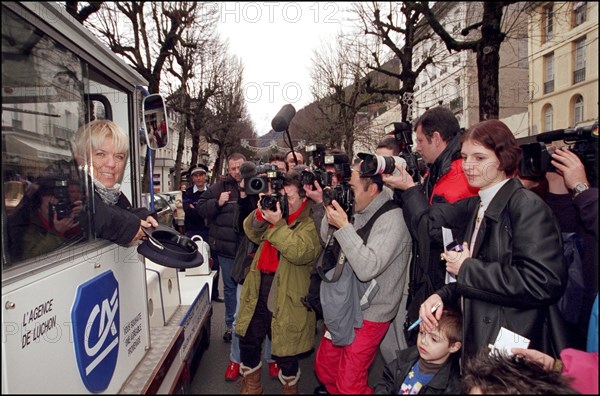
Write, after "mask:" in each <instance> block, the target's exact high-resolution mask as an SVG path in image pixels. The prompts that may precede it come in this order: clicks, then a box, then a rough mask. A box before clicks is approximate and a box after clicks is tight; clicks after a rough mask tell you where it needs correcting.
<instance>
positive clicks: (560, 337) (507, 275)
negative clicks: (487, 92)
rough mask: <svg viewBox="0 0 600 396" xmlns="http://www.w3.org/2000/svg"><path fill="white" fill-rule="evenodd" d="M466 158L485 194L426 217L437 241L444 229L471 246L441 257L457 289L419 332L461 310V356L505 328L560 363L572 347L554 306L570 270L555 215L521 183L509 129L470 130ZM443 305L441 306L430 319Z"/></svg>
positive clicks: (472, 180) (493, 124)
mask: <svg viewBox="0 0 600 396" xmlns="http://www.w3.org/2000/svg"><path fill="white" fill-rule="evenodd" d="M461 155H462V157H463V158H464V163H463V168H464V171H465V174H466V176H467V178H468V181H469V184H471V185H472V186H476V187H479V188H480V191H479V195H478V196H476V197H472V198H467V199H464V200H461V201H458V202H456V203H455V204H452V205H450V204H447V205H446V204H443V205H440V206H437V207H436V208H432V209H431V210H430V211H429V213H428V216H429V219H428V220H429V229H430V234H431V235H432V236H434V237H438V236H439V235H441V232H440V229H441V227H442V226H444V227H449V228H452V229H453V230H454V231H455V232H461V231H462V232H464V239H461V240H464V241H465V242H464V243H462V246H461V248H462V250H463V251H462V252H456V251H449V252H445V253H442V255H441V257H442V259H443V260H445V261H446V270H447V271H448V272H450V273H451V274H453V275H455V276H456V282H455V283H449V284H447V285H445V286H443V287H442V288H441V289H439V290H438V291H436V292H435V293H434V294H433V295H431V296H430V297H429V298H428V299H427V300H426V301H425V302H424V303H423V304H422V305H421V308H420V311H419V315H420V316H421V317H422V318H423V322H422V324H421V330H422V331H431V330H432V329H433V328H434V326H435V325H437V320H438V319H439V318H440V317H441V315H442V311H443V304H452V305H455V304H456V305H458V306H461V307H462V309H463V356H470V355H473V354H475V353H476V352H477V351H478V350H479V349H480V348H481V347H486V346H488V345H489V344H494V343H495V341H496V339H497V338H498V337H502V334H499V333H500V331H501V329H502V328H505V329H507V330H510V331H512V332H514V333H516V334H518V335H519V336H522V337H525V338H527V339H529V340H530V344H529V347H530V348H533V349H538V350H542V351H544V352H546V353H547V354H549V355H551V356H558V353H559V352H560V350H561V349H562V348H564V347H565V346H567V345H566V344H567V341H566V334H565V331H564V323H563V322H562V319H561V318H560V314H559V313H558V310H557V308H556V305H555V303H556V301H557V300H558V299H559V298H560V297H561V295H562V294H563V292H564V289H565V285H566V279H567V267H566V265H565V263H564V261H563V253H562V240H561V234H560V228H559V226H558V224H557V221H556V219H555V218H554V214H553V212H552V210H551V209H550V208H549V207H548V206H547V205H546V203H545V202H544V201H543V200H542V199H541V198H540V197H538V196H537V195H536V194H535V193H533V192H531V191H529V190H527V189H525V188H524V187H523V185H522V184H521V182H520V181H519V179H518V178H516V173H517V169H518V166H519V161H520V159H521V149H520V147H519V145H518V144H517V142H516V140H515V138H514V135H513V134H512V132H511V131H510V129H508V127H507V126H506V125H505V124H504V123H502V122H500V121H498V120H486V121H483V122H480V123H479V124H476V125H475V126H473V127H472V128H470V129H469V130H468V131H467V133H466V134H465V135H464V137H463V144H462V149H461ZM438 302H440V303H442V306H441V307H440V308H438V309H437V310H436V311H435V312H434V313H432V312H431V309H432V307H433V306H434V305H435V304H436V303H438ZM502 331H503V330H502ZM505 337H508V334H506V333H505Z"/></svg>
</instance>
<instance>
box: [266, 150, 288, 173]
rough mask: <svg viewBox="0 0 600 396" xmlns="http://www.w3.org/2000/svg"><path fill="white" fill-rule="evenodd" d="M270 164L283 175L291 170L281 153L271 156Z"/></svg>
mask: <svg viewBox="0 0 600 396" xmlns="http://www.w3.org/2000/svg"><path fill="white" fill-rule="evenodd" d="M269 164H271V165H276V166H277V169H278V170H279V171H280V172H283V173H286V172H287V171H288V169H289V168H288V163H287V162H286V160H285V157H284V156H283V154H280V153H275V154H271V155H270V156H269Z"/></svg>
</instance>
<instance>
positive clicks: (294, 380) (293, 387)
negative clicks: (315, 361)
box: [279, 368, 300, 395]
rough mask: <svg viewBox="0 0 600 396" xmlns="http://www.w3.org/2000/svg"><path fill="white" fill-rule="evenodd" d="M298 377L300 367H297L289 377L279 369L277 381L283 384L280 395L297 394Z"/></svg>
mask: <svg viewBox="0 0 600 396" xmlns="http://www.w3.org/2000/svg"><path fill="white" fill-rule="evenodd" d="M299 379H300V368H298V372H297V373H296V375H294V376H291V377H286V376H285V375H283V374H282V371H281V370H279V381H281V384H282V385H283V388H282V389H281V394H282V395H297V394H298V380H299Z"/></svg>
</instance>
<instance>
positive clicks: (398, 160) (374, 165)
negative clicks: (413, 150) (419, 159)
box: [357, 153, 406, 177]
mask: <svg viewBox="0 0 600 396" xmlns="http://www.w3.org/2000/svg"><path fill="white" fill-rule="evenodd" d="M357 155H358V157H359V158H360V159H362V160H363V161H362V162H361V164H360V174H361V176H362V177H369V176H375V175H378V174H381V173H385V174H388V175H394V176H397V175H399V174H400V172H399V171H398V169H396V164H400V165H403V166H404V167H406V160H405V159H404V158H402V157H399V156H392V157H386V156H383V155H376V154H368V153H358V154H357Z"/></svg>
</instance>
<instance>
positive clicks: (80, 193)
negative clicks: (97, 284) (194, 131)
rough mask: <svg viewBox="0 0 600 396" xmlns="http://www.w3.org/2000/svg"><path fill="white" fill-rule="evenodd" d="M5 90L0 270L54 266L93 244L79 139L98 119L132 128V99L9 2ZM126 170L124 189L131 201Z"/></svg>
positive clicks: (4, 18)
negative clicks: (77, 134) (78, 246)
mask: <svg viewBox="0 0 600 396" xmlns="http://www.w3.org/2000/svg"><path fill="white" fill-rule="evenodd" d="M2 85H3V90H2V185H3V188H2V193H3V195H4V199H3V200H2V212H3V213H2V218H3V221H2V234H3V241H2V243H3V252H4V254H3V260H2V263H3V267H2V269H3V271H4V270H7V269H9V268H10V269H12V268H15V267H18V266H21V265H25V264H28V268H29V267H30V266H29V264H31V263H32V262H33V263H34V267H35V266H42V265H49V264H51V263H56V262H57V261H58V260H61V259H63V258H68V257H69V255H71V256H72V253H73V250H72V249H70V248H71V247H72V246H74V245H76V244H79V243H81V242H83V241H88V240H93V239H94V234H93V232H90V230H92V229H93V224H92V223H93V221H92V219H93V216H92V215H91V213H92V212H91V211H93V210H94V209H93V204H92V200H91V199H90V198H89V196H90V193H89V186H90V185H91V183H90V181H89V177H88V176H87V175H85V174H83V168H82V167H78V164H77V162H76V159H75V158H73V147H72V142H73V137H74V134H75V132H76V131H77V130H78V129H79V127H80V126H82V125H84V124H86V123H88V122H90V121H92V120H94V119H112V120H113V121H115V122H117V123H118V124H119V125H120V126H121V127H122V128H123V129H124V130H126V131H129V128H130V125H129V120H130V119H131V118H132V117H131V112H132V108H131V106H129V105H128V103H129V101H130V100H131V99H130V98H131V97H132V95H131V93H127V92H126V91H125V90H124V89H121V88H119V86H118V84H116V83H115V82H113V81H111V80H109V79H108V78H107V77H106V76H105V75H104V74H102V73H100V72H99V71H97V70H96V69H94V68H93V67H92V66H91V65H89V64H88V63H86V61H85V60H84V59H82V58H81V57H80V56H78V55H77V54H75V53H74V52H72V51H70V50H69V49H68V48H67V46H65V45H62V44H61V43H59V42H57V41H56V40H55V39H54V38H53V37H50V36H49V35H46V34H44V33H43V32H42V31H40V30H39V29H36V28H34V27H33V26H32V25H31V24H30V23H29V22H28V21H25V20H24V19H22V18H21V17H20V16H19V15H17V14H16V13H14V12H13V11H11V10H10V9H8V8H6V7H4V5H3V6H2ZM129 168H130V167H129V166H128V167H127V168H126V180H124V181H123V188H122V191H123V192H124V193H125V194H126V195H128V196H129V198H130V199H131V195H132V190H133V188H132V187H131V184H132V182H131V174H130V173H127V170H129ZM67 247H69V249H67ZM49 255H52V256H49ZM41 257H44V259H43V260H42V259H40V258H41Z"/></svg>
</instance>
